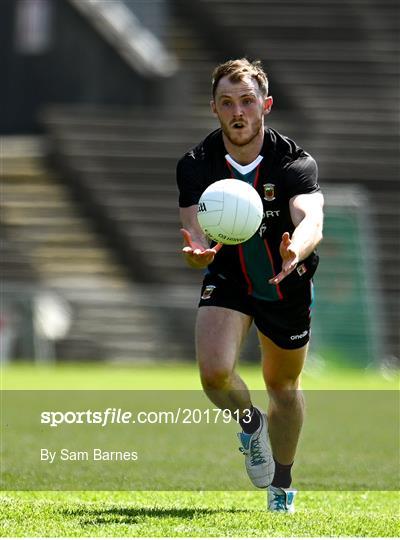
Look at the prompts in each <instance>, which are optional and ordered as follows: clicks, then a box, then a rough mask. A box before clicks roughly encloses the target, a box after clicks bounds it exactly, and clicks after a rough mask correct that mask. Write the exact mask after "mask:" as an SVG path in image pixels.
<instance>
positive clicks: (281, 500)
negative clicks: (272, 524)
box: [267, 486, 297, 514]
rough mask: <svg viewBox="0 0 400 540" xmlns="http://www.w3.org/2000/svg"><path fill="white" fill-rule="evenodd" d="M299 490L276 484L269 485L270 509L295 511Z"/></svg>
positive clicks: (272, 510)
mask: <svg viewBox="0 0 400 540" xmlns="http://www.w3.org/2000/svg"><path fill="white" fill-rule="evenodd" d="M296 493H297V490H295V489H291V488H288V489H285V488H279V487H275V486H269V488H268V493H267V497H268V502H267V505H268V510H269V511H270V512H284V513H286V514H293V513H294V498H295V496H296Z"/></svg>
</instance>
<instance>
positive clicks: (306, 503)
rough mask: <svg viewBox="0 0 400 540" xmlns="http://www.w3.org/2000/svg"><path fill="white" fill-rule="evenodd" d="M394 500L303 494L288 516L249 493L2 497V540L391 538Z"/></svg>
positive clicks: (376, 496) (378, 494)
mask: <svg viewBox="0 0 400 540" xmlns="http://www.w3.org/2000/svg"><path fill="white" fill-rule="evenodd" d="M398 505H399V497H398V494H397V493H387V492H385V493H382V492H366V493H352V492H341V493H337V492H328V493H311V492H303V493H302V494H301V497H299V499H298V504H297V511H296V513H295V514H294V515H292V516H282V515H275V514H274V515H271V514H269V513H267V512H266V511H265V498H264V495H263V494H262V493H254V492H235V493H233V492H207V493H205V492H203V493H194V492H188V493H185V492H173V493H170V492H168V493H167V492H146V493H143V492H136V493H125V492H95V493H92V492H86V493H76V492H63V493H41V494H38V493H26V492H25V493H8V494H7V495H6V496H4V497H3V500H2V508H3V535H4V536H12V537H18V536H31V537H33V536H64V537H65V536H67V537H68V536H79V537H82V536H91V537H99V536H100V537H113V536H115V537H123V536H127V537H140V536H146V537H149V536H150V537H163V536H165V537H171V536H172V537H174V536H180V537H185V536H189V537H194V536H195V537H212V536H214V537H218V536H222V537H227V536H228V537H229V536H233V537H273V536H276V537H288V536H303V537H304V536H318V537H320V536H360V537H395V536H397V535H398V521H397V520H398V516H396V509H398Z"/></svg>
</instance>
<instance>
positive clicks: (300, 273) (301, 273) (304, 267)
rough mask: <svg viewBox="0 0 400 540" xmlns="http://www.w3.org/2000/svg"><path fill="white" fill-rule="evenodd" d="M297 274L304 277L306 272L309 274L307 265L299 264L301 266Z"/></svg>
mask: <svg viewBox="0 0 400 540" xmlns="http://www.w3.org/2000/svg"><path fill="white" fill-rule="evenodd" d="M296 270H297V273H298V274H299V276H300V277H301V276H303V275H304V274H305V273H306V272H307V268H306V265H305V264H304V263H303V264H299V266H298V267H297V269H296Z"/></svg>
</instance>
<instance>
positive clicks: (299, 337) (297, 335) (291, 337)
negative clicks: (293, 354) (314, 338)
mask: <svg viewBox="0 0 400 540" xmlns="http://www.w3.org/2000/svg"><path fill="white" fill-rule="evenodd" d="M307 334H308V330H304V332H302V333H301V334H296V335H295V336H290V339H291V340H292V341H296V339H302V338H303V337H306V335H307Z"/></svg>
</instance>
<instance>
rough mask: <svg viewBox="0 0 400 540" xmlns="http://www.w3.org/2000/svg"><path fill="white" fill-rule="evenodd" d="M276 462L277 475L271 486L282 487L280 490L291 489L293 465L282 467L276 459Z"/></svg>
mask: <svg viewBox="0 0 400 540" xmlns="http://www.w3.org/2000/svg"><path fill="white" fill-rule="evenodd" d="M274 461H275V474H274V479H273V480H272V483H271V485H272V486H274V487H280V488H285V489H286V488H288V487H290V484H291V483H292V474H291V473H292V466H293V463H292V464H291V465H282V464H281V463H278V462H277V461H276V459H274Z"/></svg>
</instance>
